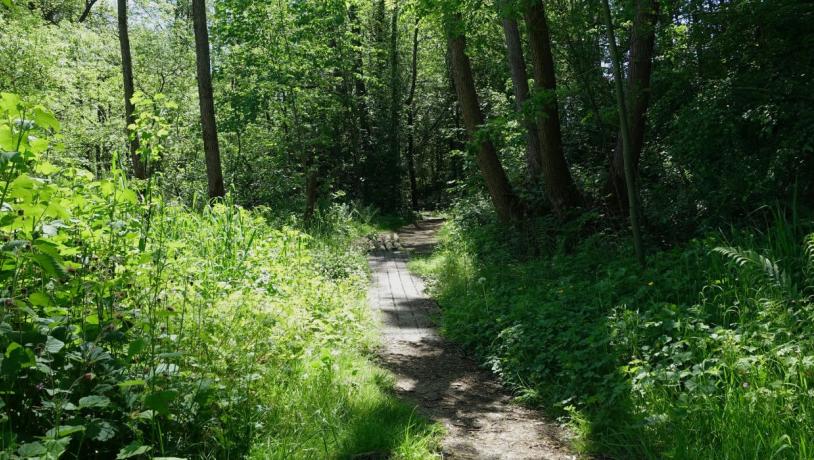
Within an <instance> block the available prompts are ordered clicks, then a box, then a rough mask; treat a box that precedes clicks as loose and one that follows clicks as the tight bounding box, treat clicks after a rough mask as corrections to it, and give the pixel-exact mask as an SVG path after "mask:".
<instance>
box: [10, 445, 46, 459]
mask: <svg viewBox="0 0 814 460" xmlns="http://www.w3.org/2000/svg"><path fill="white" fill-rule="evenodd" d="M46 451H47V450H46V449H45V446H44V445H42V443H39V442H29V443H26V444H23V445H22V446H20V447H19V448H18V449H17V454H19V455H20V457H23V458H31V457H39V456H41V455H43V454H45V452H46Z"/></svg>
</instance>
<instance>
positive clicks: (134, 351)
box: [0, 93, 178, 458]
mask: <svg viewBox="0 0 814 460" xmlns="http://www.w3.org/2000/svg"><path fill="white" fill-rule="evenodd" d="M139 120H140V121H142V122H143V123H142V124H141V125H139V126H136V129H145V131H144V132H142V133H140V134H141V138H142V139H145V140H146V142H143V145H144V147H143V151H142V154H143V155H145V156H147V157H149V156H150V155H153V154H155V153H156V152H158V150H159V147H158V144H159V143H160V139H161V137H162V134H161V132H160V131H148V129H150V128H151V127H155V126H159V128H160V126H161V125H162V124H161V120H160V119H156V118H151V117H149V116H143V117H140V118H139ZM59 131H60V124H59V122H58V121H57V120H56V118H55V117H54V116H53V115H52V114H51V113H49V112H48V111H47V110H46V109H45V108H44V107H42V106H35V105H30V104H26V103H24V102H22V101H21V100H20V99H19V98H18V97H16V96H14V95H12V94H6V93H3V94H2V95H0V206H2V208H1V209H0V305H2V310H0V398H2V399H0V446H1V447H2V450H3V451H4V452H5V454H6V455H9V456H10V457H12V458H58V457H59V456H60V455H62V454H63V453H65V452H72V453H75V455H78V456H79V457H83V458H86V457H87V456H100V457H105V458H109V457H112V456H118V458H128V457H131V456H136V455H141V454H144V453H146V452H148V451H149V450H150V449H152V448H153V446H152V445H151V444H158V445H157V446H156V447H157V449H156V450H158V449H160V450H161V451H163V450H164V449H163V447H162V445H161V442H160V441H161V439H162V424H164V423H169V422H167V420H168V419H169V416H170V412H171V411H170V406H171V404H172V402H173V400H174V399H175V398H176V396H177V394H178V391H176V390H173V389H171V388H169V386H170V381H171V379H170V378H171V374H172V372H173V370H174V369H177V366H175V365H174V364H172V363H171V361H172V360H173V359H174V356H175V354H174V352H175V348H174V345H173V343H172V342H173V340H172V339H171V338H170V335H171V334H169V333H168V331H167V327H162V326H161V323H162V321H163V320H165V319H166V317H167V315H170V314H172V313H171V312H168V311H166V310H163V311H159V309H160V308H161V307H162V302H161V300H160V299H158V297H159V293H160V291H161V289H160V288H159V286H158V285H157V284H156V283H159V282H161V280H162V279H163V278H162V277H161V274H160V267H164V266H165V264H164V263H163V260H164V259H166V256H167V249H166V247H164V246H162V245H161V244H156V245H153V246H151V247H150V249H151V250H150V251H148V250H147V249H148V239H149V235H150V224H149V222H150V219H151V216H152V214H153V213H154V210H155V209H156V207H157V206H160V199H159V198H157V197H153V196H152V193H151V190H152V183H151V182H148V183H146V184H139V189H140V191H141V192H137V191H136V190H134V189H133V188H130V187H129V186H128V183H127V180H126V178H125V176H124V174H123V172H122V170H121V169H120V168H118V167H117V165H116V164H115V163H116V162H114V165H113V167H112V170H111V175H110V177H109V178H108V179H105V180H94V177H93V176H92V174H91V173H89V172H87V171H83V170H80V169H77V168H74V167H72V166H71V165H67V166H66V165H61V166H57V165H55V164H53V163H51V162H49V161H47V160H46V156H47V154H48V152H51V151H58V150H59V149H60V145H59V143H58V139H59ZM164 136H165V135H164ZM151 139H153V140H152V141H151ZM157 267H158V268H157ZM150 276H152V277H154V278H156V281H155V282H154V283H152V284H151V283H150V280H149V279H148V278H149V277H150ZM173 366H175V367H173ZM122 446H124V447H123V448H122Z"/></svg>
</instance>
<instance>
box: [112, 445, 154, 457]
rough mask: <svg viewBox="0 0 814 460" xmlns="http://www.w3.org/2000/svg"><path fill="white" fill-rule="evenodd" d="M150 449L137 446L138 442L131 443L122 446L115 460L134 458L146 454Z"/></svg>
mask: <svg viewBox="0 0 814 460" xmlns="http://www.w3.org/2000/svg"><path fill="white" fill-rule="evenodd" d="M150 449H152V447H150V446H145V445H142V444H139V443H138V442H135V441H133V442H131V443H130V444H128V445H126V446H124V447H123V448H122V450H120V451H119V455H117V456H116V460H122V459H125V458H130V457H135V456H137V455H144V454H146V453H147V452H148V451H149V450H150Z"/></svg>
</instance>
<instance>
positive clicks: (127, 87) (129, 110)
mask: <svg viewBox="0 0 814 460" xmlns="http://www.w3.org/2000/svg"><path fill="white" fill-rule="evenodd" d="M118 16H119V18H118V19H119V46H120V48H121V54H122V80H123V83H124V122H125V125H126V126H125V131H126V132H127V138H128V139H129V147H130V160H131V161H132V162H133V175H134V176H135V177H136V178H138V179H146V178H147V168H145V166H144V163H142V161H141V158H139V154H138V148H139V142H138V136H137V135H136V134H135V133H132V134H131V133H130V128H129V126H130V125H131V124H133V123H134V122H135V118H134V116H133V112H134V111H135V109H134V107H133V93H134V87H133V59H132V58H131V56H130V34H129V33H128V31H127V0H118Z"/></svg>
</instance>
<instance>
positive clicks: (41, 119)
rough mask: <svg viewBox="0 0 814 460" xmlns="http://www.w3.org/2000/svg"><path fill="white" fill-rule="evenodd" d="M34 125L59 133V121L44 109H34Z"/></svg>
mask: <svg viewBox="0 0 814 460" xmlns="http://www.w3.org/2000/svg"><path fill="white" fill-rule="evenodd" d="M34 123H36V124H37V126H39V127H41V128H46V129H52V130H54V131H55V132H59V130H60V129H61V126H60V124H59V120H57V119H56V117H54V115H52V114H51V113H50V112H48V111H47V110H45V108H44V107H40V106H38V107H34Z"/></svg>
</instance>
